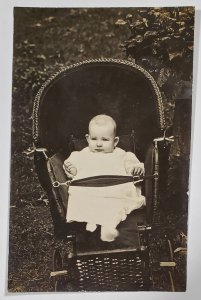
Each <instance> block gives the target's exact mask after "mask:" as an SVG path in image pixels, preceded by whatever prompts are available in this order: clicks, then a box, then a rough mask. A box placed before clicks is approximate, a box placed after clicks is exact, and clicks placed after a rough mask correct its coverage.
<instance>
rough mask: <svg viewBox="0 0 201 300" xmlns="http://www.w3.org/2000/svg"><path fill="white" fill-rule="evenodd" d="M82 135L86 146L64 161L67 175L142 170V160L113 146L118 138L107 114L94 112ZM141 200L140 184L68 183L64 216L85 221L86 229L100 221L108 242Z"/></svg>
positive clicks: (141, 202)
mask: <svg viewBox="0 0 201 300" xmlns="http://www.w3.org/2000/svg"><path fill="white" fill-rule="evenodd" d="M86 139H87V142H88V147H86V148H84V149H83V150H81V151H74V152H72V153H71V155H70V157H69V158H68V159H67V160H65V161H64V165H63V167H64V170H65V172H66V174H67V176H68V177H69V178H73V179H80V178H85V177H91V176H98V175H133V174H136V175H141V174H143V173H144V164H143V163H141V162H140V161H139V160H138V159H137V157H136V156H135V154H133V153H132V152H126V151H124V150H122V149H120V148H118V147H116V146H117V144H118V141H119V138H118V137H117V136H116V123H115V121H114V120H113V118H111V117H110V116H107V115H97V116H95V117H94V118H93V119H92V120H91V121H90V123H89V133H88V134H86ZM144 204H145V199H144V196H142V195H141V190H140V188H139V187H138V188H136V187H135V185H134V184H133V183H124V184H120V185H116V186H109V187H96V188H94V187H78V186H70V187H69V201H68V209H67V216H66V220H67V222H72V221H77V222H86V223H87V225H86V229H87V230H89V231H91V232H92V231H94V230H95V229H96V227H97V225H101V240H102V241H107V242H111V241H114V240H115V238H116V237H117V236H118V231H117V229H116V226H117V225H118V224H119V223H120V222H121V221H123V220H125V219H126V217H127V215H128V214H129V213H130V212H131V211H132V210H134V209H137V208H139V207H141V206H142V205H144Z"/></svg>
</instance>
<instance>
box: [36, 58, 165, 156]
mask: <svg viewBox="0 0 201 300" xmlns="http://www.w3.org/2000/svg"><path fill="white" fill-rule="evenodd" d="M97 114H108V115H110V116H112V117H113V118H114V119H115V120H116V122H117V134H118V135H123V134H128V133H130V132H131V131H132V130H134V131H135V133H136V139H137V141H138V143H139V144H140V145H144V147H146V145H147V144H148V143H149V142H150V141H151V140H152V139H153V137H156V136H157V135H160V134H161V132H162V131H163V130H164V129H165V120H164V110H163V103H162V98H161V94H160V91H159V89H158V86H157V84H156V82H155V80H154V79H153V77H152V76H151V75H150V74H149V73H148V72H147V71H146V70H145V69H143V68H142V67H140V66H138V65H136V64H135V63H133V62H130V61H124V60H115V59H97V60H88V61H84V62H80V63H77V64H74V65H71V66H69V67H66V68H63V69H62V70H60V71H59V72H57V73H56V74H55V75H53V76H52V77H51V78H50V79H49V80H48V81H46V82H45V83H44V85H43V86H42V87H41V89H40V90H39V92H38V94H37V95H36V98H35V102H34V111H33V138H34V142H35V145H36V146H37V147H45V148H47V149H48V151H50V152H52V153H55V152H57V151H59V150H60V149H65V148H66V147H67V144H68V141H69V139H70V136H71V135H72V134H73V135H74V136H77V137H83V136H84V134H86V133H87V131H88V123H89V121H90V119H91V118H92V117H93V116H95V115H97Z"/></svg>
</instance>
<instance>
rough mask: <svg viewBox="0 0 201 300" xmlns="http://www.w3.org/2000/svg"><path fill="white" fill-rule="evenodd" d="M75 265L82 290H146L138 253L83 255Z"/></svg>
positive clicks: (143, 268)
mask: <svg viewBox="0 0 201 300" xmlns="http://www.w3.org/2000/svg"><path fill="white" fill-rule="evenodd" d="M76 265H77V269H78V274H79V275H78V276H79V279H78V281H79V289H80V290H82V291H129V290H130V291H131V290H132V291H135V290H138V291H139V290H147V287H146V282H145V281H146V278H147V277H146V274H145V273H146V270H145V267H144V266H145V264H144V261H143V260H142V259H141V258H140V254H139V253H135V252H131V253H126V255H125V253H124V254H122V253H118V254H117V253H115V255H111V254H110V255H108V254H107V255H98V256H97V255H95V256H91V257H88V256H87V257H86V256H83V257H78V258H77V263H76Z"/></svg>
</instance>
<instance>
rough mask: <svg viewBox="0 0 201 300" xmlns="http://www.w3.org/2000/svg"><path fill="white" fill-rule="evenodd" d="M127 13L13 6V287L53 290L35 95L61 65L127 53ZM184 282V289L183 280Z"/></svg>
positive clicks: (52, 241)
mask: <svg viewBox="0 0 201 300" xmlns="http://www.w3.org/2000/svg"><path fill="white" fill-rule="evenodd" d="M128 12H130V13H132V10H130V11H128V10H125V9H124V10H122V9H108V10H104V9H101V10H97V9H83V10H79V9H28V8H27V9H21V8H17V9H15V12H14V17H15V27H14V29H15V32H14V60H13V100H12V101H13V102H12V103H13V106H12V162H11V179H12V181H11V203H10V206H11V208H10V238H9V268H8V290H9V292H44V291H52V287H51V285H50V279H49V273H50V271H51V270H52V252H53V248H54V245H55V238H54V235H53V225H52V220H51V216H50V212H49V207H48V200H47V197H46V195H45V194H44V192H43V190H42V188H41V187H40V184H39V181H38V179H37V175H36V173H35V170H34V164H33V153H31V151H30V150H31V149H30V147H32V118H31V116H32V107H33V100H34V97H35V95H36V93H37V91H38V88H39V87H40V86H41V84H42V83H43V82H44V81H45V80H46V79H47V78H48V77H49V76H50V75H51V74H52V73H54V72H55V71H57V70H58V69H59V68H60V67H61V66H63V65H69V64H71V63H74V62H78V61H80V60H83V59H87V58H96V57H112V58H125V55H124V53H123V52H122V50H121V49H120V47H119V45H120V44H121V42H122V40H125V39H126V38H127V34H128V33H127V32H126V30H125V28H122V27H121V26H117V25H115V22H116V21H117V20H118V19H119V18H121V17H125V15H126V14H127V13H128ZM177 233H178V232H177ZM184 269H185V268H184ZM184 269H182V272H183V271H184ZM182 272H180V275H181V276H180V277H181V278H182V276H183V277H185V272H183V273H182ZM180 281H181V282H180ZM180 281H178V282H179V284H178V286H179V289H180V290H182V289H183V288H184V286H185V280H183V282H182V280H180Z"/></svg>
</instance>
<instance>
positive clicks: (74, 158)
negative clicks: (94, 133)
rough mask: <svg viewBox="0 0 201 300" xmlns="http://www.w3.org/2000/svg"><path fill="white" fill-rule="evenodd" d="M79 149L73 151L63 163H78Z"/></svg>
mask: <svg viewBox="0 0 201 300" xmlns="http://www.w3.org/2000/svg"><path fill="white" fill-rule="evenodd" d="M78 157H79V151H73V152H72V153H71V155H70V156H69V157H68V158H67V159H66V160H65V161H64V163H67V162H71V163H72V164H73V165H74V166H75V167H76V165H77V163H78Z"/></svg>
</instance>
